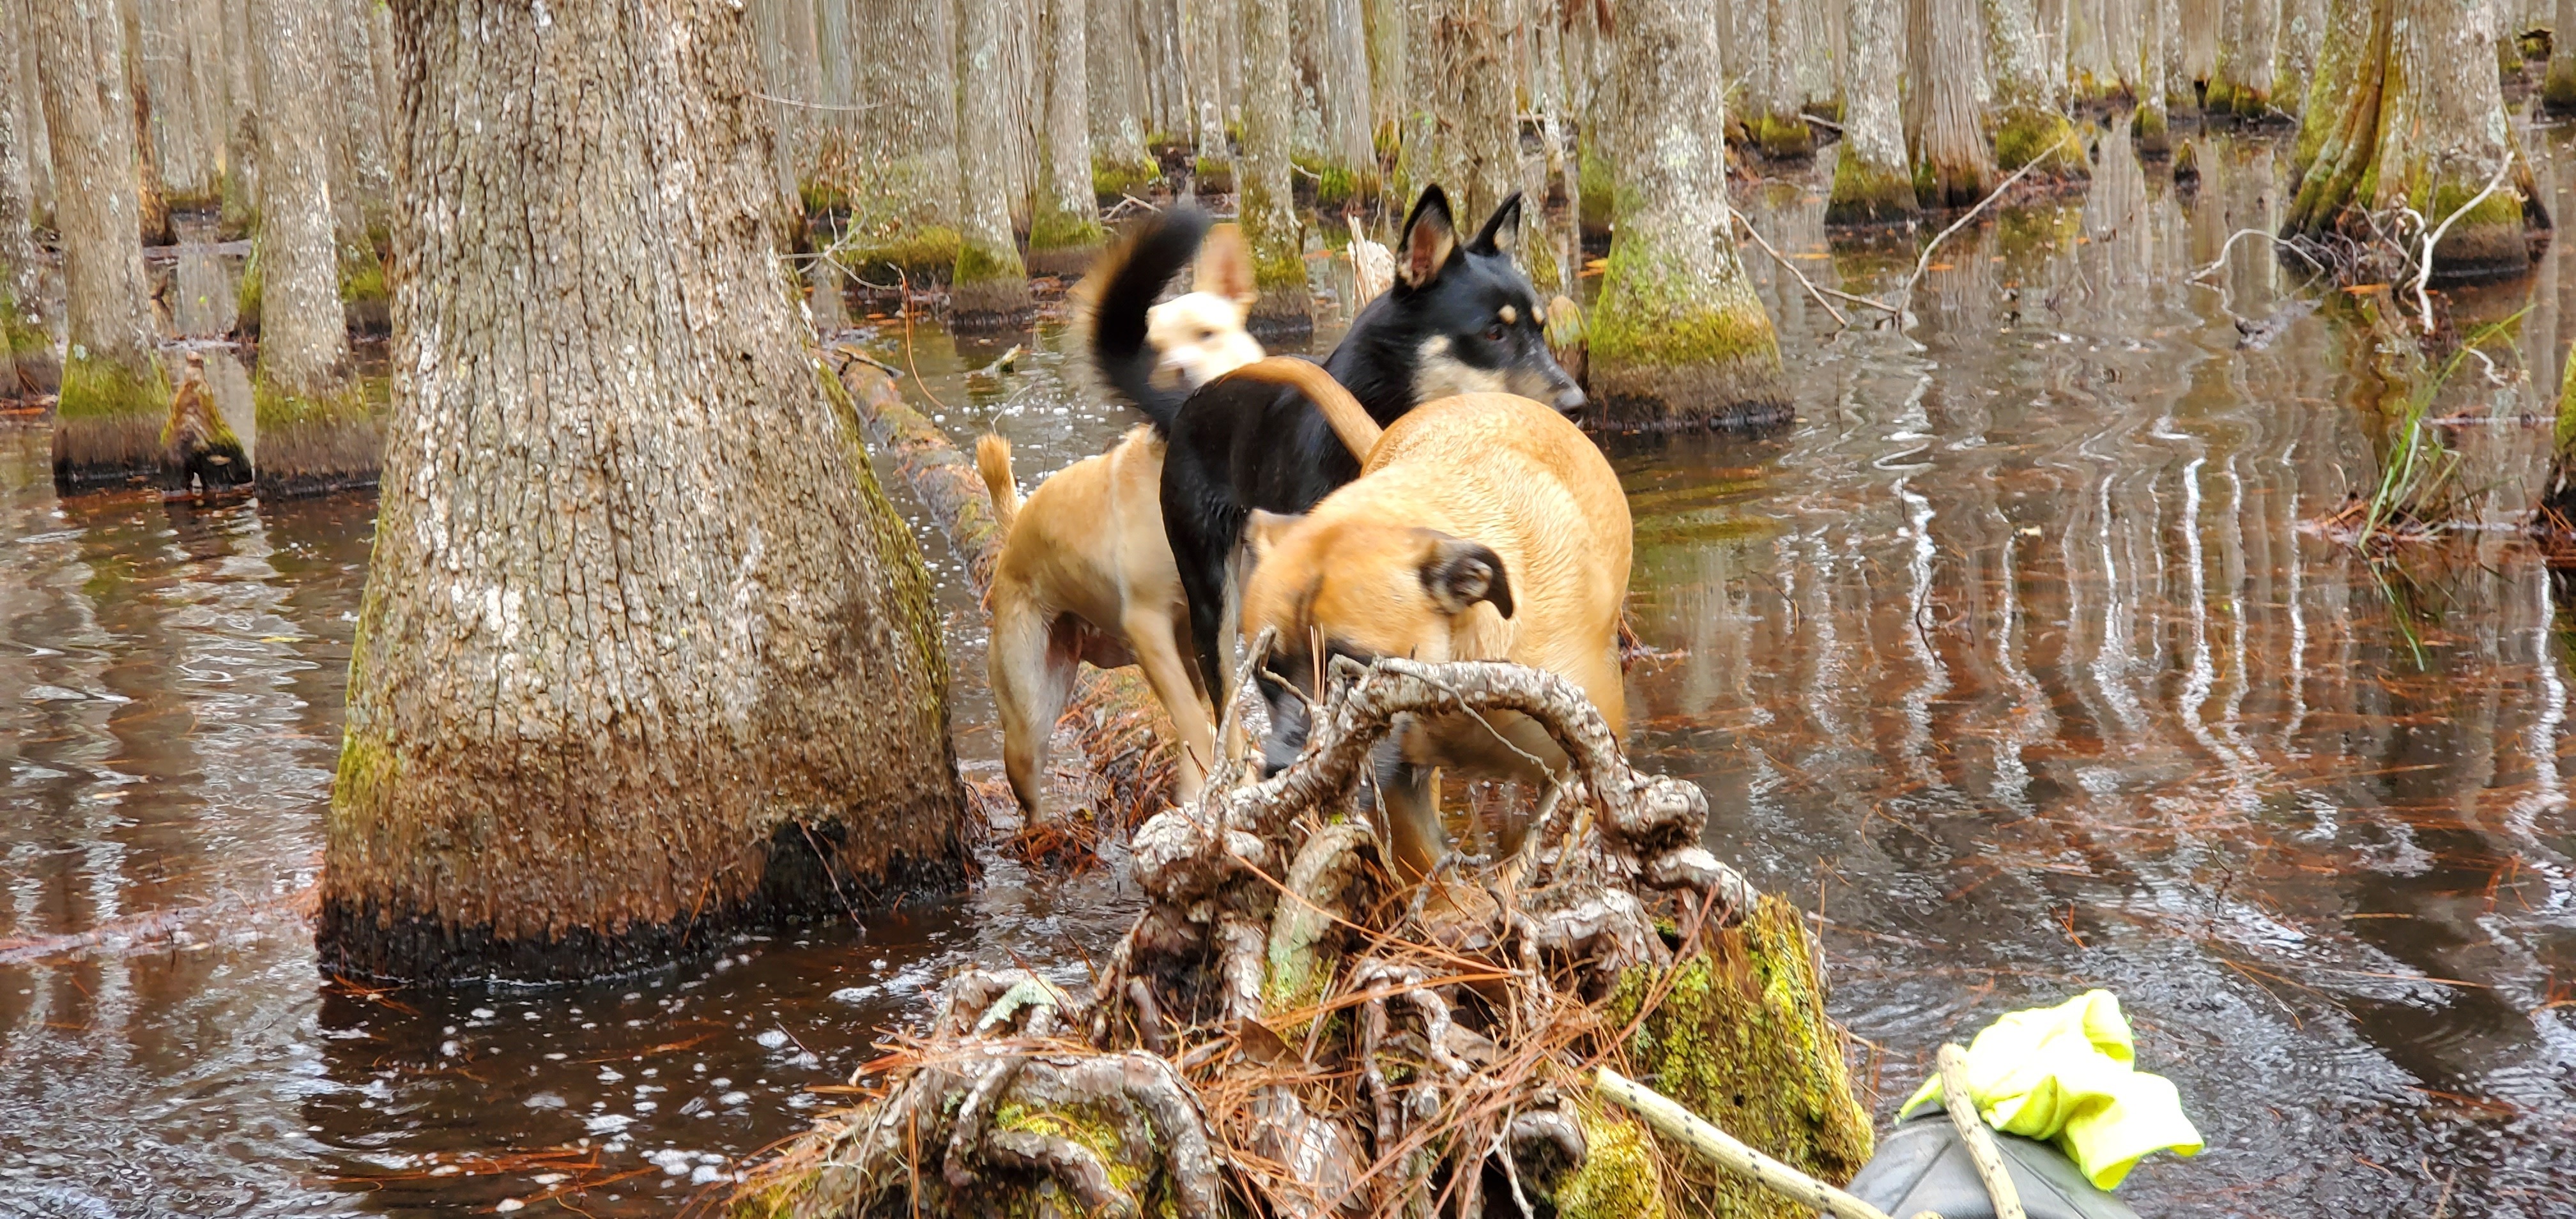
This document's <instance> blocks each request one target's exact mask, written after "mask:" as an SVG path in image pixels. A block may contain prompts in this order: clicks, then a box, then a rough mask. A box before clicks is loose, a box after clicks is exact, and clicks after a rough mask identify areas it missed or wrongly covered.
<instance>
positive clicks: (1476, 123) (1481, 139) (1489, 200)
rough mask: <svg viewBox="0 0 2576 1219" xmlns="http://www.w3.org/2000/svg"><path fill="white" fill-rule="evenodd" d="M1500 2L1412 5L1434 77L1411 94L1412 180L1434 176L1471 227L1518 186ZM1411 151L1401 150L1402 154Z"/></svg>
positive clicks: (1515, 125)
mask: <svg viewBox="0 0 2576 1219" xmlns="http://www.w3.org/2000/svg"><path fill="white" fill-rule="evenodd" d="M1502 9H1503V5H1502V0H1430V2H1429V3H1427V4H1424V5H1423V6H1421V7H1419V8H1417V9H1416V10H1415V11H1416V12H1417V13H1419V14H1421V15H1422V16H1423V18H1424V21H1423V31H1422V32H1423V35H1424V37H1425V38H1426V39H1427V40H1428V42H1429V46H1428V47H1427V48H1424V49H1425V50H1427V52H1428V55H1429V63H1428V64H1426V65H1425V66H1426V67H1427V68H1428V70H1429V79H1430V80H1431V81H1435V82H1438V83H1437V84H1436V85H1435V86H1433V89H1434V91H1433V92H1432V93H1431V94H1430V95H1429V96H1425V97H1421V98H1418V99H1417V104H1419V105H1421V106H1423V107H1424V108H1425V109H1426V110H1427V112H1428V113H1427V115H1426V118H1427V124H1426V125H1427V128H1428V137H1429V143H1430V145H1431V147H1429V148H1426V149H1424V150H1423V152H1424V153H1425V154H1426V155H1425V156H1424V157H1423V158H1422V159H1421V163H1422V164H1423V165H1425V166H1427V167H1428V173H1427V174H1421V175H1416V177H1415V180H1414V181H1413V182H1412V183H1411V185H1412V186H1413V187H1414V188H1415V189H1416V190H1417V191H1418V190H1419V189H1420V188H1422V187H1424V186H1428V185H1430V184H1432V183H1434V182H1436V183H1438V184H1439V185H1440V186H1441V187H1442V188H1443V189H1444V190H1446V191H1448V192H1449V202H1450V205H1451V206H1452V207H1454V208H1456V209H1457V218H1458V223H1459V224H1460V225H1462V226H1464V227H1465V228H1466V229H1467V230H1468V231H1470V232H1472V231H1474V230H1475V229H1476V228H1477V227H1478V226H1480V225H1482V224H1483V223H1484V222H1485V216H1486V214H1487V213H1489V212H1491V211H1493V210H1494V209H1495V208H1496V207H1498V206H1500V205H1501V204H1502V202H1503V198H1504V196H1506V195H1509V194H1511V193H1512V192H1513V191H1516V190H1519V189H1520V177H1521V142H1520V123H1519V121H1518V118H1517V112H1518V107H1517V106H1516V105H1515V99H1514V97H1513V95H1512V74H1511V60H1510V58H1509V56H1508V54H1507V52H1506V50H1505V47H1504V34H1505V32H1506V31H1507V30H1508V28H1509V24H1508V22H1507V21H1506V20H1505V18H1504V14H1503V11H1502ZM1715 79H1717V78H1716V77H1715V76H1710V77H1708V78H1707V80H1703V81H1702V82H1701V83H1700V86H1699V87H1701V88H1703V89H1705V88H1707V87H1708V83H1707V82H1708V81H1713V80H1715ZM1414 154H1415V150H1414V149H1413V148H1411V147H1407V148H1406V149H1405V152H1404V155H1405V156H1406V157H1407V158H1412V157H1413V156H1414ZM1408 202H1410V201H1409V200H1408Z"/></svg>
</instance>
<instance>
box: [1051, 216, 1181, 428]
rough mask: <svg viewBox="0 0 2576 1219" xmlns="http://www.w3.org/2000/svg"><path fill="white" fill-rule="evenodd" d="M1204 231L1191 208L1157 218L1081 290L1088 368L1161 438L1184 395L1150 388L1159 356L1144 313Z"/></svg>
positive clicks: (1104, 261)
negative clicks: (1141, 413)
mask: <svg viewBox="0 0 2576 1219" xmlns="http://www.w3.org/2000/svg"><path fill="white" fill-rule="evenodd" d="M1207 230H1208V216H1207V213H1205V212H1202V211H1199V210H1198V209H1196V208H1183V209H1176V210H1174V211H1170V212H1165V213H1163V214H1161V215H1159V216H1155V217H1153V218H1151V219H1149V220H1147V221H1146V222H1145V225H1144V227H1143V228H1141V229H1139V230H1138V231H1137V232H1136V234H1135V236H1133V237H1131V238H1129V239H1128V240H1127V241H1126V242H1125V243H1123V244H1122V245H1120V246H1119V247H1118V248H1117V249H1116V250H1113V251H1111V252H1110V253H1109V254H1107V255H1104V256H1103V257H1102V259H1101V262H1100V265H1099V267H1098V269H1096V270H1094V271H1093V272H1092V273H1091V275H1090V276H1089V277H1088V278H1087V279H1085V280H1084V281H1083V284H1082V287H1081V289H1080V290H1079V291H1080V295H1081V300H1082V302H1083V304H1084V309H1085V312H1086V313H1088V314H1089V316H1090V319H1091V361H1092V364H1093V366H1094V367H1097V368H1098V369H1099V370H1100V375H1101V377H1102V378H1103V379H1104V380H1106V381H1108V382H1109V386H1110V388H1112V389H1114V390H1116V391H1118V393H1119V394H1120V395H1121V396H1123V397H1125V398H1126V399H1127V400H1128V401H1130V402H1133V403H1135V404H1136V407H1137V409H1139V410H1142V411H1144V412H1145V417H1146V418H1148V419H1151V420H1153V421H1154V428H1155V430H1156V431H1160V432H1169V431H1171V429H1172V419H1173V417H1174V416H1176V415H1178V414H1179V413H1180V410H1181V403H1182V402H1183V401H1185V400H1186V399H1188V397H1189V390H1188V389H1186V388H1184V387H1180V386H1169V387H1158V386H1156V385H1155V384H1154V362H1155V360H1156V359H1157V358H1158V356H1157V353H1156V352H1155V351H1154V349H1153V348H1151V347H1149V346H1147V345H1146V343H1145V310H1147V309H1148V308H1151V307H1152V306H1153V304H1154V299H1155V298H1156V297H1158V296H1161V295H1162V294H1163V285H1165V284H1167V283H1169V282H1171V278H1172V276H1174V275H1176V274H1179V273H1180V270H1181V268H1183V267H1186V266H1188V265H1190V259H1191V258H1193V257H1195V256H1196V255H1197V254H1198V252H1199V241H1200V239H1202V238H1204V237H1206V236H1207Z"/></svg>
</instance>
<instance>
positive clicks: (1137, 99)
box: [1086, 0, 1284, 199]
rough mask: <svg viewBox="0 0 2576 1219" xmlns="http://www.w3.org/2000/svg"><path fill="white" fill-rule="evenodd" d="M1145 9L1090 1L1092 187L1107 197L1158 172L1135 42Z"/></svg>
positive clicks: (1124, 0) (1137, 187)
mask: <svg viewBox="0 0 2576 1219" xmlns="http://www.w3.org/2000/svg"><path fill="white" fill-rule="evenodd" d="M1140 8H1141V5H1140V2H1139V0H1090V11H1091V29H1090V31H1089V33H1088V34H1087V36H1086V47H1087V49H1088V50H1089V51H1090V53H1091V69H1090V74H1089V78H1088V81H1087V83H1088V85H1089V88H1090V94H1091V163H1092V185H1093V189H1094V190H1095V191H1096V192H1098V193H1099V194H1100V195H1101V196H1102V197H1104V198H1110V199H1115V198H1117V197H1118V196H1119V195H1120V194H1121V193H1135V192H1139V191H1142V190H1143V189H1144V188H1145V184H1146V183H1148V182H1151V181H1153V180H1154V174H1155V172H1156V170H1155V166H1154V155H1153V153H1152V151H1151V150H1149V149H1147V148H1146V147H1145V81H1144V76H1145V64H1144V59H1143V56H1142V54H1141V53H1140V51H1139V49H1138V47H1137V43H1136V29H1137V24H1138V21H1139V18H1140V17H1141V12H1140ZM1283 42H1284V40H1283Z"/></svg>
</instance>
